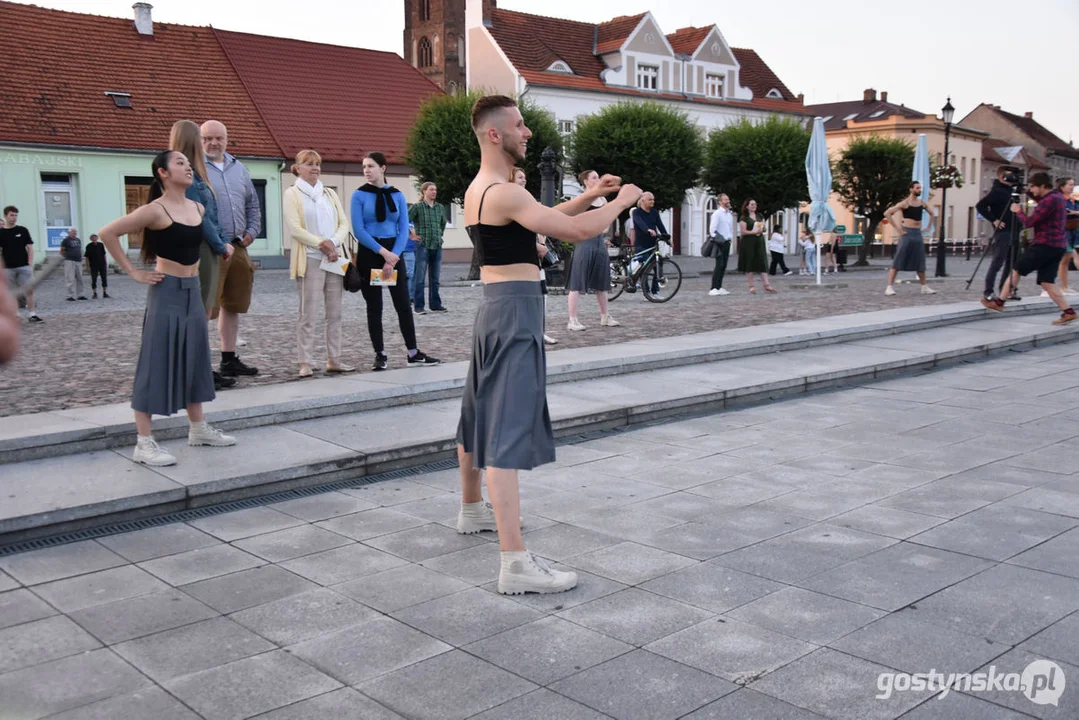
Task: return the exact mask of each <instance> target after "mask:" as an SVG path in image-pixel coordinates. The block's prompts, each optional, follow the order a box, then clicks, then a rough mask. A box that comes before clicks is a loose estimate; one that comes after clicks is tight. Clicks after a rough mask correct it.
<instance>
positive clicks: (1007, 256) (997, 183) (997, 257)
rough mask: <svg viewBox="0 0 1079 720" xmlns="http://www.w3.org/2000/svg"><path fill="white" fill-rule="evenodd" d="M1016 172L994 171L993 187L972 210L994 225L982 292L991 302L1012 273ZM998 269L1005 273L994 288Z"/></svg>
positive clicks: (1009, 169) (1009, 170)
mask: <svg viewBox="0 0 1079 720" xmlns="http://www.w3.org/2000/svg"><path fill="white" fill-rule="evenodd" d="M1014 173H1015V170H1014V168H1010V167H1008V166H1007V165H1002V166H1001V167H999V168H997V179H996V180H994V181H993V187H992V188H990V190H989V192H987V193H986V194H985V197H983V198H982V199H981V200H979V201H978V204H977V205H975V206H974V209H975V210H977V211H978V214H979V215H981V216H982V217H983V218H985V219H986V220H988V221H989V222H991V223H992V224H993V239H992V240H991V241H990V242H991V243H992V244H993V260H992V262H990V263H989V269H988V270H987V271H986V273H985V288H984V290H983V291H982V296H983V297H987V298H991V297H993V293H994V292H995V291H996V290H997V289H998V288H1000V287H1004V282H1005V280H1007V278H1008V275H1010V274H1011V271H1012V235H1011V227H1012V219H1013V218H1014V217H1015V215H1014V213H1012V210H1011V204H1012V188H1013V187H1014V185H1015V179H1016V178H1015V174H1014ZM1001 268H1003V269H1004V273H1003V274H1002V275H1001V276H1000V285H999V286H998V285H997V282H996V281H997V273H998V272H1000V270H1001Z"/></svg>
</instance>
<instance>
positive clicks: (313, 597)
mask: <svg viewBox="0 0 1079 720" xmlns="http://www.w3.org/2000/svg"><path fill="white" fill-rule="evenodd" d="M377 616H378V613H376V612H375V611H374V610H372V609H371V608H369V607H367V606H365V605H361V604H360V603H358V602H355V601H353V600H350V599H349V598H347V597H345V596H344V595H341V594H340V593H335V592H333V591H331V590H326V589H325V588H319V589H317V590H311V591H310V592H305V593H300V594H298V595H291V596H289V597H286V598H282V599H280V600H274V601H273V602H268V603H265V604H263V605H259V606H257V607H253V608H249V609H247V610H241V611H240V612H237V613H234V614H232V615H230V616H229V617H230V618H231V619H232V620H235V621H236V622H238V623H240V624H241V625H243V626H244V627H246V628H248V629H250V630H253V631H254V632H256V633H258V634H259V635H261V636H262V637H264V638H266V639H267V640H270V641H271V642H275V643H277V644H278V645H282V646H285V645H294V644H296V643H298V642H302V641H304V640H307V639H309V638H313V637H317V636H319V635H325V634H327V633H331V632H334V631H335V630H341V629H343V628H346V627H349V626H351V625H358V624H359V623H363V622H367V621H368V620H372V619H374V618H375V617H377Z"/></svg>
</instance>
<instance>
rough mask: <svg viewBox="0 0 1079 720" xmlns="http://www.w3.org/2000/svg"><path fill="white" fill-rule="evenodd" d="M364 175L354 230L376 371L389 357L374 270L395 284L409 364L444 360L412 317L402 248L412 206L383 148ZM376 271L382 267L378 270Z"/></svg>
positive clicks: (367, 162) (355, 201) (366, 162)
mask: <svg viewBox="0 0 1079 720" xmlns="http://www.w3.org/2000/svg"><path fill="white" fill-rule="evenodd" d="M363 176H364V179H366V180H367V183H366V184H364V185H363V186H362V187H361V188H359V189H358V190H356V191H355V192H353V193H352V203H351V204H352V234H353V235H355V236H356V240H357V241H358V242H359V244H360V246H359V248H358V249H357V251H356V257H355V263H356V267H357V268H358V269H359V271H360V278H361V280H362V284H361V289H360V292H361V293H363V299H364V302H365V303H366V304H367V331H368V333H369V334H370V336H371V346H372V347H373V348H374V351H375V363H374V366H373V367H372V368H371V369H372V370H375V371H380V370H386V369H387V368H388V367H389V360H388V358H387V357H386V354H385V352H384V351H385V346H384V343H383V338H382V285H380V284H374V283H372V277H371V276H372V274H375V275H376V276H377V277H379V278H381V280H382V281H383V282H386V281H389V282H393V279H392V278H393V274H394V271H396V272H397V280H396V282H395V284H393V285H390V286H389V291H390V299H391V301H392V302H393V309H394V310H396V311H397V323H398V325H399V326H400V328H401V336H402V337H403V339H404V341H405V348H406V349H407V350H408V357H407V358H406V362H407V363H408V366H409V367H422V366H426V365H438V364H439V362H440V361H439V360H438V358H433V357H430V356H428V355H425V354H424V353H422V352H420V350H419V348H418V347H417V344H416V324H415V321H414V320H413V317H412V299H411V298H410V297H409V293H408V271H407V270H406V269H405V263H404V259H403V258H402V257H401V253H403V252H404V250H405V245H406V244H407V243H408V207H407V205H406V204H405V196H404V195H403V194H402V193H401V191H400V190H398V189H397V188H395V187H392V186H390V185H389V184H387V183H386V156H385V155H383V154H382V153H380V152H372V153H367V157H365V158H364V159H363ZM372 271H381V272H377V273H372Z"/></svg>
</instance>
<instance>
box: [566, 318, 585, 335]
mask: <svg viewBox="0 0 1079 720" xmlns="http://www.w3.org/2000/svg"><path fill="white" fill-rule="evenodd" d="M566 329H567V330H575V331H578V332H579V331H581V330H584V329H585V327H584V325H582V324H581V321H580V320H578V319H577V318H570V319H569V322H568V323H567V324H566Z"/></svg>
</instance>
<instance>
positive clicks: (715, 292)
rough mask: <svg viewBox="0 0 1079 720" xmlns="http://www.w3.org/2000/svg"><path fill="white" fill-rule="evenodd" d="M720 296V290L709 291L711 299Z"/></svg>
mask: <svg viewBox="0 0 1079 720" xmlns="http://www.w3.org/2000/svg"><path fill="white" fill-rule="evenodd" d="M719 294H720V293H719V288H712V289H711V290H709V291H708V295H709V297H715V296H717V295H719Z"/></svg>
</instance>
